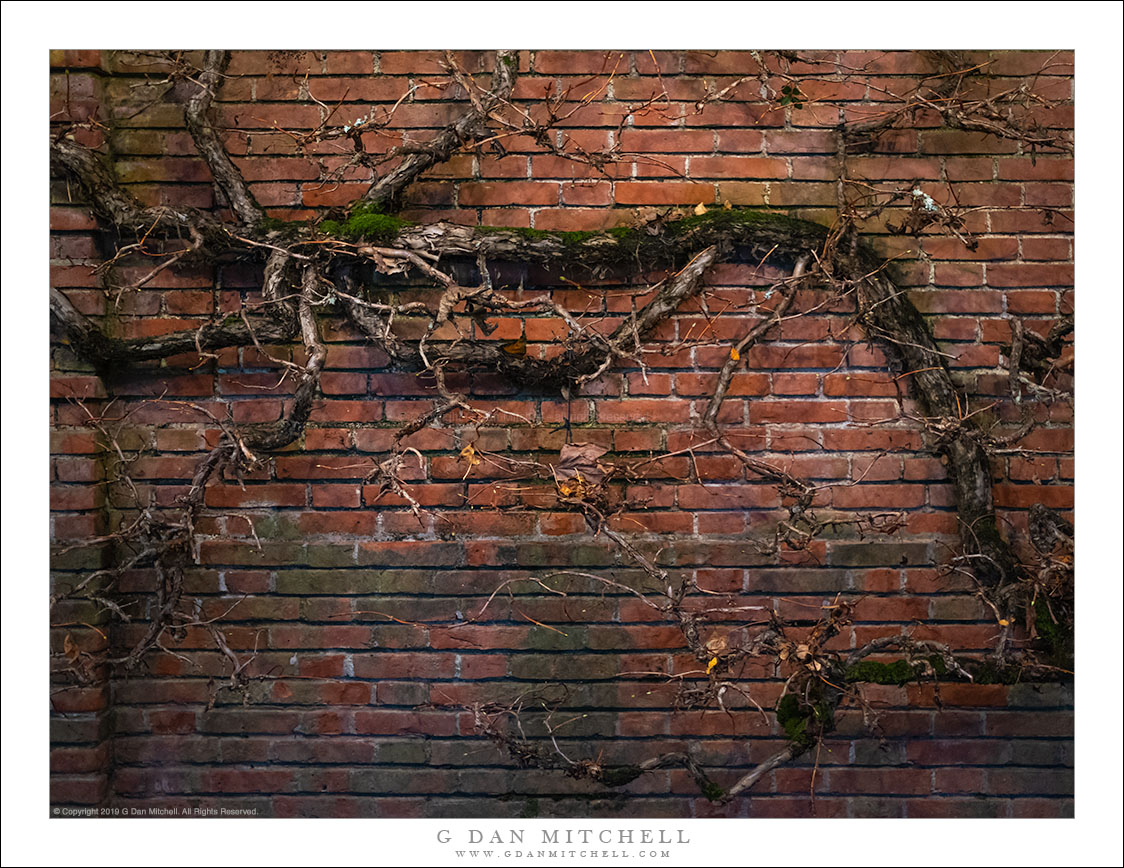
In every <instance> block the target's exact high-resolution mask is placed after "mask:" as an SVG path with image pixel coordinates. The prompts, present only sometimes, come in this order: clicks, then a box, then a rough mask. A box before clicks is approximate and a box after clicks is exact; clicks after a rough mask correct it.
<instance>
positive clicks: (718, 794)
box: [702, 781, 726, 802]
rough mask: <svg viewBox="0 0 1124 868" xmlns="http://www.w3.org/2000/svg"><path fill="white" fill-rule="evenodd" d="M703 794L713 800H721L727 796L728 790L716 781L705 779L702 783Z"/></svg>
mask: <svg viewBox="0 0 1124 868" xmlns="http://www.w3.org/2000/svg"><path fill="white" fill-rule="evenodd" d="M702 794H703V795H704V796H706V797H707V799H709V800H710V801H712V802H720V801H722V799H723V798H725V796H726V791H725V790H724V789H722V787H720V786H718V784H716V783H714V781H704V782H703V784H702Z"/></svg>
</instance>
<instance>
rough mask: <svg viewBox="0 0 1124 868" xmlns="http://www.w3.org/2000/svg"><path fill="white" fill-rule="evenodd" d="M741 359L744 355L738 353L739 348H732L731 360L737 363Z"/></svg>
mask: <svg viewBox="0 0 1124 868" xmlns="http://www.w3.org/2000/svg"><path fill="white" fill-rule="evenodd" d="M741 357H742V354H741V353H739V352H738V348H737V347H731V348H730V358H731V359H733V360H734V361H735V362H736V361H737V360H738V359H740V358H741Z"/></svg>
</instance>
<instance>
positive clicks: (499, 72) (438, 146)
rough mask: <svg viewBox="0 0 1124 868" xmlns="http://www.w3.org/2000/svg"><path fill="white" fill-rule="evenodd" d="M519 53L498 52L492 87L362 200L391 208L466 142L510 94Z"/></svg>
mask: <svg viewBox="0 0 1124 868" xmlns="http://www.w3.org/2000/svg"><path fill="white" fill-rule="evenodd" d="M518 64H519V55H518V53H517V52H514V51H497V52H496V67H495V71H494V72H493V73H492V84H491V87H490V88H489V90H488V91H487V92H485V94H484V95H483V97H481V98H480V99H479V100H473V103H472V106H471V108H470V109H469V110H468V111H467V112H465V113H464V114H463V115H461V117H460V118H458V119H457V120H456V121H455V122H454V123H452V124H450V125H449V126H447V127H446V128H445V129H444V130H442V131H441V132H440V133H438V134H437V136H435V137H434V138H433V139H432V140H431V141H430V142H429V143H428V144H427V145H426V146H425V147H424V148H412V149H411V153H409V154H407V155H406V157H405V158H404V159H403V160H402V162H401V163H400V164H399V165H398V166H397V167H396V168H395V169H394V170H393V171H391V172H389V173H388V174H386V175H384V176H383V177H382V178H380V179H379V180H378V181H376V182H375V183H374V184H372V185H371V187H370V188H369V189H368V190H367V192H366V193H364V194H363V201H364V202H367V203H369V204H370V205H372V206H373V207H375V208H377V209H378V210H392V209H394V207H395V205H396V204H397V203H398V202H399V200H400V199H401V197H402V194H403V193H404V192H405V190H406V188H407V187H409V186H410V184H412V183H413V182H414V180H415V179H416V178H417V177H418V176H419V175H421V174H422V173H423V172H425V171H426V170H428V169H430V168H432V167H433V166H435V165H437V164H438V163H443V162H445V161H446V160H448V159H449V157H451V156H452V155H453V154H454V153H456V152H457V150H459V149H460V148H461V147H462V146H463V145H464V144H465V143H466V142H467V141H469V140H470V139H472V138H474V137H476V135H477V134H478V133H479V132H480V131H481V130H482V129H483V125H484V123H485V121H486V120H487V117H488V113H489V112H490V111H492V110H493V109H494V108H495V107H496V106H497V105H499V103H500V102H502V101H503V100H506V99H507V98H508V96H510V95H511V89H512V87H514V85H515V76H516V70H517V68H518Z"/></svg>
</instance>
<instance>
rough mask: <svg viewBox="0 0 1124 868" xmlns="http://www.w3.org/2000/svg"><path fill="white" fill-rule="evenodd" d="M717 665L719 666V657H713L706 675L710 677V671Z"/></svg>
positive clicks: (707, 667) (707, 665)
mask: <svg viewBox="0 0 1124 868" xmlns="http://www.w3.org/2000/svg"><path fill="white" fill-rule="evenodd" d="M717 665H718V658H717V657H711V658H710V662H709V663H707V664H706V674H707V675H709V674H710V670H711V669H713V668H714V667H715V666H717Z"/></svg>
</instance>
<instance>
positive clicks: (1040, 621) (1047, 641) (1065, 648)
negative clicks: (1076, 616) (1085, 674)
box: [1034, 597, 1073, 669]
mask: <svg viewBox="0 0 1124 868" xmlns="http://www.w3.org/2000/svg"><path fill="white" fill-rule="evenodd" d="M1034 629H1035V630H1036V631H1037V632H1038V636H1039V637H1040V638H1041V640H1042V642H1043V644H1044V645H1045V646H1046V649H1045V650H1046V653H1047V660H1048V661H1049V663H1050V665H1051V666H1057V667H1059V668H1061V669H1073V630H1072V629H1069V628H1068V627H1067V625H1066V624H1065V623H1064V622H1061V621H1055V620H1054V618H1053V617H1052V616H1051V614H1050V606H1049V605H1048V604H1047V603H1046V600H1045V599H1044V598H1041V597H1040V598H1039V599H1038V600H1037V601H1036V602H1035V604H1034Z"/></svg>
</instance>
